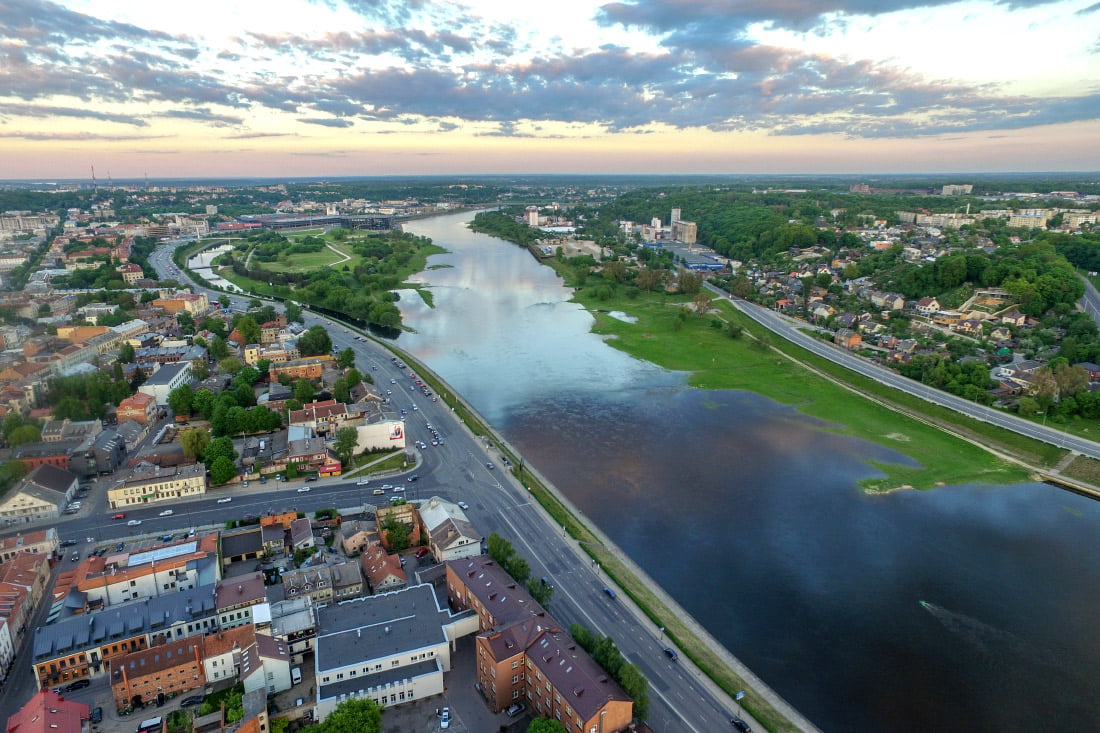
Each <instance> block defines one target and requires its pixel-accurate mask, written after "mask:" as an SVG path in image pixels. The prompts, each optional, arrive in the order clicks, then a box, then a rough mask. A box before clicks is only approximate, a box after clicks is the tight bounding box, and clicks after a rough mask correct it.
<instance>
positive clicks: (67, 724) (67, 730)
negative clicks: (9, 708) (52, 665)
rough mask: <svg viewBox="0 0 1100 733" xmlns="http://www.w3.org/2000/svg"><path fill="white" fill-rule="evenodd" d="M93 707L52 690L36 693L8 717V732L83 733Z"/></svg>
mask: <svg viewBox="0 0 1100 733" xmlns="http://www.w3.org/2000/svg"><path fill="white" fill-rule="evenodd" d="M91 715H92V708H91V706H89V705H85V704H84V703H82V702H73V701H72V700H66V699H65V698H63V697H62V696H61V695H58V694H57V693H56V692H54V691H53V690H39V691H38V693H37V694H35V695H34V696H33V697H32V698H31V699H30V700H28V701H27V702H26V704H25V705H23V707H21V708H19V710H17V711H16V712H15V713H13V714H12V715H11V716H9V717H8V724H7V727H6V728H5V730H6V731H7V733H83V731H84V730H85V729H86V727H87V726H88V721H89V720H90V719H91Z"/></svg>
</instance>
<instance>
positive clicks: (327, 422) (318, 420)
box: [288, 400, 363, 439]
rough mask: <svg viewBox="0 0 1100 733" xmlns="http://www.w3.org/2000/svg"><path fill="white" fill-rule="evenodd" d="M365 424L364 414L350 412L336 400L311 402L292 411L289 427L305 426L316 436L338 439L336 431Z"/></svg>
mask: <svg viewBox="0 0 1100 733" xmlns="http://www.w3.org/2000/svg"><path fill="white" fill-rule="evenodd" d="M361 424H363V416H362V413H359V412H349V411H348V406H347V405H345V404H344V403H342V402H337V401H336V400H324V401H323V402H310V403H309V404H308V405H305V406H303V407H302V409H301V410H292V411H291V412H290V419H289V421H288V425H304V426H306V427H308V428H310V429H311V430H312V431H313V434H314V435H318V436H322V437H327V438H329V439H331V438H334V437H336V431H337V430H339V429H340V428H343V427H351V426H355V425H361Z"/></svg>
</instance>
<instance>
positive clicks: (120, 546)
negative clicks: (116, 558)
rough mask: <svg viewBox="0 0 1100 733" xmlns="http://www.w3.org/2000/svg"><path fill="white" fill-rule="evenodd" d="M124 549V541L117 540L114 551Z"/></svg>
mask: <svg viewBox="0 0 1100 733" xmlns="http://www.w3.org/2000/svg"><path fill="white" fill-rule="evenodd" d="M124 549H126V543H125V542H119V543H118V544H117V545H115V552H122V551H123V550H124Z"/></svg>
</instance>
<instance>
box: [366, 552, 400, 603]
mask: <svg viewBox="0 0 1100 733" xmlns="http://www.w3.org/2000/svg"><path fill="white" fill-rule="evenodd" d="M359 567H361V568H362V569H363V576H364V577H365V578H366V581H367V587H368V589H369V590H370V592H371V593H376V594H377V593H388V592H390V591H394V590H399V589H401V588H404V587H405V586H407V585H408V584H409V578H408V576H407V575H405V569H404V568H403V567H401V556H400V555H391V554H390V553H389V552H388V551H387V550H386V548H384V547H382V546H381V545H368V546H366V547H364V548H363V550H362V554H361V555H360V556H359Z"/></svg>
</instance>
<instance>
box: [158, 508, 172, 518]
mask: <svg viewBox="0 0 1100 733" xmlns="http://www.w3.org/2000/svg"><path fill="white" fill-rule="evenodd" d="M172 514H173V512H172V510H171V509H165V510H164V511H163V512H161V513H160V516H162V517H170V516H172Z"/></svg>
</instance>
